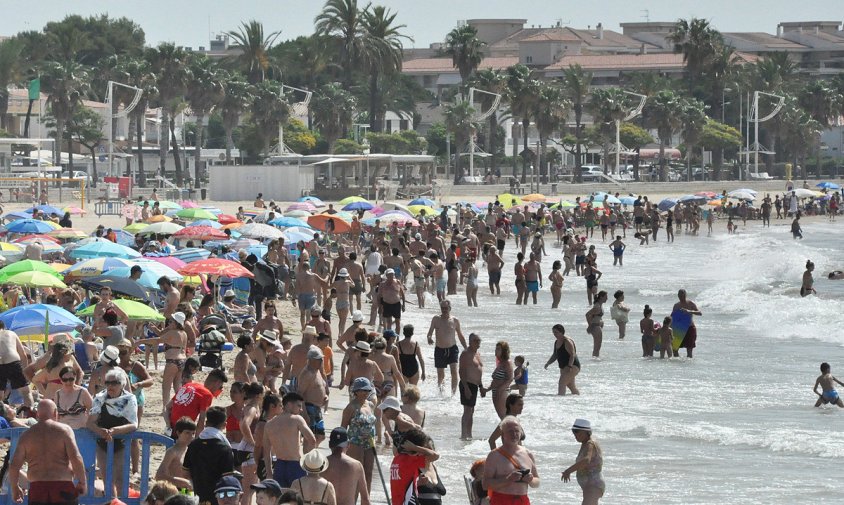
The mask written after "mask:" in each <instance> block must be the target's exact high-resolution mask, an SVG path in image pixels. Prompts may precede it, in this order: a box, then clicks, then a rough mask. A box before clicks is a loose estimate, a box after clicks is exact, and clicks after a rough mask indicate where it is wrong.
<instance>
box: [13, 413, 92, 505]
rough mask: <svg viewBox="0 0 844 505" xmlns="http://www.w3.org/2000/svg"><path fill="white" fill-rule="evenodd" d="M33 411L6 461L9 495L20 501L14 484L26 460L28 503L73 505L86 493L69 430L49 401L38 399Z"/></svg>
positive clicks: (20, 492)
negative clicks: (33, 418) (35, 414)
mask: <svg viewBox="0 0 844 505" xmlns="http://www.w3.org/2000/svg"><path fill="white" fill-rule="evenodd" d="M37 412H38V422H37V423H35V425H34V426H32V427H31V428H29V429H28V430H26V431H24V432H23V433H22V434H21V436H20V438H19V439H18V445H17V448H16V449H15V454H14V456H13V457H12V460H11V463H10V464H9V487H11V489H12V497H13V499H14V500H15V501H16V502H20V501H22V500H23V490H22V489H21V487H20V485H19V484H18V483H19V481H20V478H21V468H22V467H23V464H24V463H26V464H27V475H26V478H27V480H28V481H29V503H31V504H33V505H41V504H65V505H74V504H76V503H77V497H78V496H80V495H84V494H85V493H86V492H87V489H88V480H87V478H86V477H85V464H84V463H83V461H82V454H80V452H79V448H78V447H77V446H76V438H75V437H74V434H73V430H71V429H70V426H68V425H66V424H62V423H60V422H58V415H57V411H56V404H55V403H53V401H52V400H41V401H40V402H38V411H37ZM74 480H75V481H76V484H74Z"/></svg>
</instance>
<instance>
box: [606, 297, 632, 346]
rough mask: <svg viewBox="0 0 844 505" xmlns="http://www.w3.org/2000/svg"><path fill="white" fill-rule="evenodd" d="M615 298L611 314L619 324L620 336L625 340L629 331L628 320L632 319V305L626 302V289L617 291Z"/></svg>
mask: <svg viewBox="0 0 844 505" xmlns="http://www.w3.org/2000/svg"><path fill="white" fill-rule="evenodd" d="M613 298H615V301H614V302H613V304H612V307H610V316H611V317H612V319H613V321H615V324H617V325H618V338H619V339H620V340H623V339H624V336H625V334H626V333H627V322H628V321H629V320H630V307H628V306H627V304H625V303H624V291H621V290H618V291H616V292H615V293H614V294H613Z"/></svg>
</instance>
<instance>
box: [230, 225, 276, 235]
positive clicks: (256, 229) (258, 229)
mask: <svg viewBox="0 0 844 505" xmlns="http://www.w3.org/2000/svg"><path fill="white" fill-rule="evenodd" d="M237 231H238V232H240V234H241V235H242V236H244V237H247V238H257V239H274V238H279V237H281V230H279V229H278V228H275V227H273V226H270V225H268V224H263V223H248V224H245V225H243V226H241V227H240V228H238V229H237Z"/></svg>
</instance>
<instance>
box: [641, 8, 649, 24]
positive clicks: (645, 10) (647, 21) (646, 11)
mask: <svg viewBox="0 0 844 505" xmlns="http://www.w3.org/2000/svg"><path fill="white" fill-rule="evenodd" d="M641 12H643V13H644V15H643V16H642V17H643V18H645V23H650V22H651V11H649V10H648V9H642V10H641Z"/></svg>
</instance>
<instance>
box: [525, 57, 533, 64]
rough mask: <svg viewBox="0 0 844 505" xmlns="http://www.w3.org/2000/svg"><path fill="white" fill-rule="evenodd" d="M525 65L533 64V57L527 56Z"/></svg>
mask: <svg viewBox="0 0 844 505" xmlns="http://www.w3.org/2000/svg"><path fill="white" fill-rule="evenodd" d="M525 63H533V56H525Z"/></svg>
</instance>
